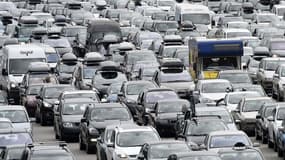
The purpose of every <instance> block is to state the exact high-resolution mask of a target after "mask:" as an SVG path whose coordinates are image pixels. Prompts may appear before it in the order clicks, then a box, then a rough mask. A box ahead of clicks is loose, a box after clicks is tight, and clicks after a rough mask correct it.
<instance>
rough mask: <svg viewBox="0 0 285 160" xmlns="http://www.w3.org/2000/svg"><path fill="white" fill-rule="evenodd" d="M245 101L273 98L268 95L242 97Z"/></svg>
mask: <svg viewBox="0 0 285 160" xmlns="http://www.w3.org/2000/svg"><path fill="white" fill-rule="evenodd" d="M244 100H245V101H255V100H273V99H272V98H270V97H265V96H264V97H252V98H246V97H245V98H244Z"/></svg>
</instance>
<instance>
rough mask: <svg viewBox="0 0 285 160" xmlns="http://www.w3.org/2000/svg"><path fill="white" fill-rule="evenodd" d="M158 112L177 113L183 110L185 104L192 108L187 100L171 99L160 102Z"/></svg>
mask: <svg viewBox="0 0 285 160" xmlns="http://www.w3.org/2000/svg"><path fill="white" fill-rule="evenodd" d="M158 106H159V107H158V109H157V112H158V113H177V112H182V108H183V106H186V107H187V108H190V105H189V104H187V103H185V102H177V101H169V102H163V103H159V105H158Z"/></svg>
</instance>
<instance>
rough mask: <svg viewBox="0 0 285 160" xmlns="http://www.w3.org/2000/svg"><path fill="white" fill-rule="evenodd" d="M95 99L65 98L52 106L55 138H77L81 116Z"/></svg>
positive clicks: (64, 139) (65, 139)
mask: <svg viewBox="0 0 285 160" xmlns="http://www.w3.org/2000/svg"><path fill="white" fill-rule="evenodd" d="M95 102H96V101H94V100H93V99H90V98H84V97H77V98H69V99H68V98H66V99H63V100H62V101H60V103H59V104H58V106H56V107H54V118H53V119H54V123H53V124H54V132H55V138H56V139H60V140H63V141H67V140H68V138H69V140H70V138H74V137H75V138H78V135H79V131H80V130H79V125H80V120H81V117H82V116H83V114H84V112H85V109H86V108H87V107H88V106H92V105H94V103H95Z"/></svg>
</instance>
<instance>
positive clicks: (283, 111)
mask: <svg viewBox="0 0 285 160" xmlns="http://www.w3.org/2000/svg"><path fill="white" fill-rule="evenodd" d="M284 119H285V108H280V109H279V110H278V113H277V120H284Z"/></svg>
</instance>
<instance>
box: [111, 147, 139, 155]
mask: <svg viewBox="0 0 285 160" xmlns="http://www.w3.org/2000/svg"><path fill="white" fill-rule="evenodd" d="M140 150H141V146H137V147H118V149H116V151H115V152H116V153H125V154H127V155H138V154H139V152H140Z"/></svg>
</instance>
